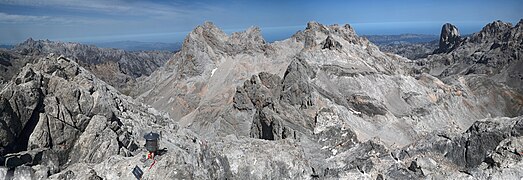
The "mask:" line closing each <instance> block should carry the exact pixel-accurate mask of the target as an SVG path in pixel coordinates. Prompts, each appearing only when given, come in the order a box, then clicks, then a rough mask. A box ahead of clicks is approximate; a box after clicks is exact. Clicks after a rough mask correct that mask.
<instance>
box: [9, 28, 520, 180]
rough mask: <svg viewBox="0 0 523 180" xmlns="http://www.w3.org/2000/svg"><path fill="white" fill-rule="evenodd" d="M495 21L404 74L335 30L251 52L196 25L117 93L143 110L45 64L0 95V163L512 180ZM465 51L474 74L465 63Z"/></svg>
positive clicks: (244, 41) (511, 129)
mask: <svg viewBox="0 0 523 180" xmlns="http://www.w3.org/2000/svg"><path fill="white" fill-rule="evenodd" d="M503 24H504V23H496V22H495V23H494V24H489V25H487V26H486V27H485V28H484V29H483V30H482V31H481V32H480V33H478V34H476V35H474V36H473V37H471V38H468V39H464V40H462V41H460V45H459V46H456V47H454V46H453V47H452V48H451V50H449V52H442V53H440V54H435V55H431V56H429V57H427V58H425V59H422V60H420V61H411V60H409V59H406V58H403V57H401V56H398V55H394V54H388V53H383V52H381V51H380V50H379V49H378V47H377V46H375V45H374V44H372V43H370V42H369V41H368V40H367V39H365V38H362V37H359V36H358V35H357V34H356V32H355V31H354V29H353V28H352V27H351V26H350V25H343V26H340V25H330V26H326V25H322V24H319V23H317V22H310V23H308V24H307V27H306V28H305V29H304V30H302V31H299V32H297V33H296V34H295V35H293V36H292V37H290V38H289V39H286V40H283V41H277V42H274V43H266V42H265V41H264V40H263V37H262V36H261V33H260V30H259V29H258V28H250V29H248V30H246V31H244V32H239V33H233V34H231V35H227V34H225V33H223V32H222V31H221V30H220V29H219V28H217V27H216V26H215V25H214V24H212V23H209V22H207V23H204V24H203V25H201V26H198V27H196V28H195V29H194V30H193V31H192V32H191V33H189V34H188V35H187V37H186V39H185V41H184V44H183V46H182V49H181V50H180V51H179V52H177V53H176V54H175V55H174V56H173V57H172V58H171V59H170V60H169V61H167V62H166V64H165V66H163V67H160V68H158V69H157V70H156V71H154V72H152V73H151V75H150V76H147V77H141V78H138V80H137V85H136V86H134V87H136V88H135V89H134V90H133V91H132V92H133V93H134V95H136V96H137V100H138V102H140V101H141V102H143V103H145V104H148V105H144V104H142V103H138V102H137V101H136V100H134V99H132V98H130V97H128V96H125V95H122V94H121V93H120V92H118V91H117V90H116V89H115V88H113V87H111V86H110V85H108V84H106V83H105V82H103V80H101V79H99V78H98V75H96V74H95V73H91V72H89V71H88V70H87V68H82V67H81V66H80V65H79V63H76V62H75V61H74V60H72V59H69V58H66V57H63V56H52V55H51V56H49V57H48V58H41V59H38V60H36V61H35V63H30V64H28V65H26V66H25V67H24V68H22V70H21V71H20V73H18V74H17V75H16V76H15V78H12V79H11V80H10V81H9V82H8V83H7V84H6V85H5V87H4V88H3V90H2V91H1V92H0V97H1V98H0V100H1V101H0V103H1V104H0V105H1V106H0V108H1V109H2V116H1V117H2V119H1V120H2V123H0V124H1V128H0V136H2V141H1V147H2V148H3V156H2V157H3V158H4V162H5V165H6V166H8V167H13V168H12V169H11V170H9V171H13V170H14V174H17V173H18V175H20V176H28V177H32V178H46V177H49V178H51V179H75V178H79V179H82V178H106V179H131V178H134V177H133V175H132V173H131V169H132V168H133V167H135V166H138V167H140V168H142V170H145V168H147V170H146V171H144V172H146V173H145V174H144V177H143V178H144V179H176V178H179V179H182V178H187V179H191V178H194V179H314V178H325V179H329V178H334V179H354V178H372V179H383V178H385V179H424V178H434V179H449V178H458V179H460V178H478V179H489V178H503V179H513V178H519V177H521V176H523V171H521V169H522V168H521V167H523V161H522V160H521V157H520V155H519V154H520V153H521V150H522V149H523V139H522V135H523V120H522V117H521V114H522V113H523V96H522V94H521V92H520V91H519V89H518V86H517V84H512V83H511V81H503V78H500V77H504V76H502V75H500V74H503V73H507V72H510V74H511V75H512V74H513V73H517V71H515V70H514V69H511V68H513V67H512V66H510V65H512V64H511V63H515V62H520V61H519V59H518V58H517V57H519V56H518V55H517V53H518V52H519V51H518V50H519V49H518V48H520V47H519V46H520V44H521V43H519V42H521V40H520V39H521V35H520V34H521V33H520V32H521V30H520V29H521V28H520V24H521V22H520V23H519V24H518V25H517V26H516V27H511V26H506V25H503ZM446 26H448V28H449V29H450V30H449V32H453V30H452V29H455V27H454V28H452V27H453V26H449V25H446ZM444 29H446V28H445V27H444ZM453 34H454V35H456V33H453ZM454 35H451V36H450V37H455V36H454ZM444 39H445V38H444ZM448 39H449V38H446V41H448ZM493 43H498V44H500V46H499V47H497V46H495V47H494V48H493V49H488V50H486V49H485V47H487V46H488V47H493ZM518 43H519V44H518ZM451 44H452V43H451ZM498 48H499V50H495V49H498ZM41 49H45V48H41ZM470 49H474V50H480V51H478V52H482V56H481V57H479V59H480V60H481V59H482V58H487V59H486V60H487V61H486V62H487V63H486V64H484V65H481V64H482V63H480V62H482V61H480V62H476V61H472V62H471V61H468V60H467V59H466V58H465V57H464V56H466V53H467V52H469V50H470ZM470 51H472V50H470ZM472 52H476V51H472ZM499 52H503V53H507V52H514V53H513V54H509V55H510V56H506V55H505V54H501V53H499ZM462 54H464V55H462ZM490 56H496V57H499V59H495V61H496V62H507V64H506V65H503V63H501V64H499V63H494V62H493V64H490V63H489V62H490V61H494V59H492V60H491V59H488V57H490ZM451 57H452V59H450V58H451ZM460 57H462V58H461V59H460ZM467 57H468V56H467ZM472 57H473V56H472ZM507 58H508V59H507ZM511 58H512V59H511ZM514 58H515V59H514ZM443 59H445V60H446V61H443ZM102 63H103V62H102ZM94 64H96V63H94ZM472 67H474V68H476V69H479V70H476V71H469V69H470V68H472ZM483 68H487V69H483ZM465 69H467V71H466V72H468V73H463V72H464V70H465ZM488 69H490V70H491V71H482V70H488ZM480 70H481V71H480ZM485 72H489V73H485ZM507 77H508V76H507ZM159 112H165V114H162V113H159ZM149 131H155V132H159V133H161V138H160V148H161V149H162V148H165V149H163V150H162V151H161V153H160V154H159V155H158V156H157V157H156V159H155V160H156V161H153V160H147V159H146V158H145V157H144V156H143V154H145V153H146V152H145V149H144V148H143V147H142V145H143V144H144V140H143V138H141V136H142V135H143V134H144V133H145V132H149ZM29 157H30V158H29ZM38 157H41V158H38ZM153 162H154V163H153ZM22 164H24V165H22ZM20 165H22V166H20ZM0 170H2V171H0V172H7V171H8V170H7V169H6V168H0ZM0 174H2V173H0ZM5 174H8V173H5Z"/></svg>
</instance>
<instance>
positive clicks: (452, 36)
mask: <svg viewBox="0 0 523 180" xmlns="http://www.w3.org/2000/svg"><path fill="white" fill-rule="evenodd" d="M460 44H461V36H460V35H459V31H458V28H456V26H454V25H452V24H450V23H446V24H444V25H443V27H442V28H441V35H440V37H439V47H438V49H436V50H435V51H434V53H435V54H437V53H448V52H450V51H452V50H454V49H456V48H457V47H458V46H459V45H460Z"/></svg>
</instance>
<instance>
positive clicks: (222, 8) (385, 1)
mask: <svg viewBox="0 0 523 180" xmlns="http://www.w3.org/2000/svg"><path fill="white" fill-rule="evenodd" d="M521 18H523V1H521V0H495V1H485V0H476V1H472V0H461V1H455V0H430V1H423V0H416V1H415V0H405V1H391V0H366V1H348V0H345V1H342V0H330V1H329V0H325V1H305V0H302V1H298V0H287V1H283V0H264V1H262V0H260V1H249V0H223V1H211V0H204V1H190V0H171V1H168V0H156V1H146V0H0V44H12V43H18V42H21V41H24V40H25V39H27V38H29V37H33V38H34V39H50V40H60V41H78V42H104V41H105V42H107V41H122V40H133V41H146V42H179V41H182V40H183V38H184V37H185V35H186V34H187V33H188V32H190V31H191V30H192V29H193V28H194V27H195V26H197V25H199V24H202V23H203V22H204V21H212V22H214V23H215V24H216V25H217V26H218V27H220V28H222V29H223V30H224V31H225V32H228V33H230V32H235V31H242V30H244V29H246V28H248V27H250V26H258V27H260V28H261V29H262V33H263V35H264V37H265V38H266V39H267V40H268V41H273V40H278V39H283V38H286V37H289V36H290V35H292V34H294V33H295V32H296V31H298V30H301V29H303V28H305V25H306V23H307V22H308V21H313V20H314V21H318V22H320V23H322V24H335V23H337V24H346V23H349V24H351V25H352V26H353V27H354V28H355V29H356V32H357V33H358V34H401V33H421V34H439V31H440V28H441V25H442V24H444V23H446V22H450V23H453V24H455V25H457V26H458V28H459V29H460V31H461V33H462V34H468V33H472V32H476V31H479V30H480V29H481V27H483V26H484V25H485V24H487V23H489V22H492V21H494V20H498V19H499V20H502V21H508V22H511V23H513V24H514V23H517V22H518V21H519V19H521Z"/></svg>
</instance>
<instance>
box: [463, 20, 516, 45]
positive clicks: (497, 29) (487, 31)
mask: <svg viewBox="0 0 523 180" xmlns="http://www.w3.org/2000/svg"><path fill="white" fill-rule="evenodd" d="M511 29H512V24H511V23H508V22H503V21H500V20H497V21H494V22H491V23H489V24H487V25H486V26H485V27H483V29H481V31H479V32H478V33H476V34H474V36H473V37H472V42H474V43H481V42H485V43H490V42H499V41H502V40H503V39H504V38H505V33H507V32H508V31H510V30H511Z"/></svg>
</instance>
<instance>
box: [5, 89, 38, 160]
mask: <svg viewBox="0 0 523 180" xmlns="http://www.w3.org/2000/svg"><path fill="white" fill-rule="evenodd" d="M37 92H38V95H39V96H38V101H37V104H36V107H35V109H34V110H33V112H32V114H31V117H30V118H29V120H28V121H27V123H26V124H25V126H24V128H23V129H22V132H21V133H20V134H19V135H18V137H17V138H16V140H15V142H13V143H12V144H11V145H9V146H7V147H6V149H7V152H8V153H16V152H20V151H25V150H27V144H28V142H29V137H30V136H31V134H32V133H33V131H34V129H35V127H36V125H37V124H38V121H39V119H40V113H41V112H43V110H44V104H43V98H42V94H43V93H42V91H41V90H38V91H37Z"/></svg>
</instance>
